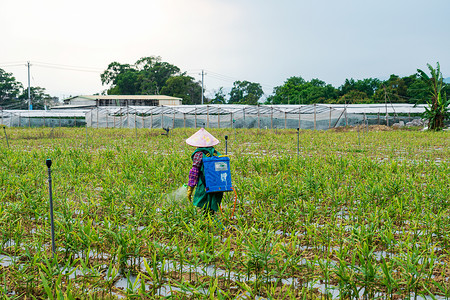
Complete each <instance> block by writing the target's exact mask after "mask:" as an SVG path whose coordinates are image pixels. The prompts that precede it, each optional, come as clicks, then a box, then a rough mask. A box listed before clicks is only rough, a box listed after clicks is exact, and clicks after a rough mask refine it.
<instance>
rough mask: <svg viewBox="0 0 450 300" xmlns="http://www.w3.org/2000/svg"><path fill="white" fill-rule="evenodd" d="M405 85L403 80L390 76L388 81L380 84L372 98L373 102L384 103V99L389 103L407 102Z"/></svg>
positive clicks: (393, 75) (396, 76)
mask: <svg viewBox="0 0 450 300" xmlns="http://www.w3.org/2000/svg"><path fill="white" fill-rule="evenodd" d="M407 90H408V88H407V85H406V82H405V80H404V79H403V78H401V77H399V76H398V75H395V74H392V75H391V76H390V77H389V79H388V80H386V81H383V82H381V84H380V88H379V89H378V90H377V91H376V92H375V94H374V96H373V100H374V102H378V103H384V101H385V97H386V99H387V101H388V102H390V103H406V102H408V99H409V97H408V94H407Z"/></svg>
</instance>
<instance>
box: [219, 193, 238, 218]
mask: <svg viewBox="0 0 450 300" xmlns="http://www.w3.org/2000/svg"><path fill="white" fill-rule="evenodd" d="M231 188H232V189H233V192H234V205H233V210H232V211H231V216H230V220H231V219H233V215H234V211H235V210H236V201H237V192H236V190H235V189H234V187H231ZM220 213H221V214H222V215H223V211H222V206H220Z"/></svg>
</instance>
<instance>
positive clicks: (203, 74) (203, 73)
mask: <svg viewBox="0 0 450 300" xmlns="http://www.w3.org/2000/svg"><path fill="white" fill-rule="evenodd" d="M200 75H202V105H203V93H204V90H203V81H204V76H205V75H206V73H205V72H204V71H203V70H202V73H201V74H200Z"/></svg>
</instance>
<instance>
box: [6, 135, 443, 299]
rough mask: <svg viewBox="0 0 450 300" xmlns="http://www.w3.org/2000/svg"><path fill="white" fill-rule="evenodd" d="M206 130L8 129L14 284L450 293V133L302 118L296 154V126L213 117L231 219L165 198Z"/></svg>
mask: <svg viewBox="0 0 450 300" xmlns="http://www.w3.org/2000/svg"><path fill="white" fill-rule="evenodd" d="M194 132H195V129H175V130H172V131H171V133H170V135H169V137H166V136H161V135H160V134H161V133H162V130H157V129H153V130H148V129H138V130H137V132H136V131H135V129H88V130H86V129H85V128H70V129H67V128H65V129H63V128H54V129H51V128H36V129H24V128H7V133H8V139H9V145H10V147H8V146H7V144H6V140H5V139H4V138H3V139H2V141H0V142H3V143H4V144H3V146H2V147H1V148H0V180H1V185H0V195H1V201H0V231H1V233H2V235H1V240H0V251H1V252H0V254H1V255H3V256H0V260H1V259H2V257H4V259H3V263H2V262H1V261H0V264H1V265H0V274H1V276H0V295H1V296H2V297H3V298H11V299H14V298H25V297H26V298H32V297H35V298H38V299H39V298H42V299H44V298H45V299H46V298H58V299H59V298H67V299H75V298H77V297H81V298H86V297H88V296H87V295H90V297H91V298H117V297H119V296H121V295H122V296H127V297H129V298H155V297H156V298H157V297H163V296H167V295H168V294H171V295H173V297H174V298H177V299H178V298H180V299H182V298H197V299H198V298H200V299H201V298H210V297H215V298H218V299H229V298H236V297H241V296H243V295H247V296H246V297H250V298H252V297H256V296H261V297H265V298H270V299H283V298H284V299H287V298H289V299H292V298H301V299H316V298H322V297H325V298H333V297H334V298H337V297H342V298H345V297H347V298H364V299H373V298H376V297H381V298H392V299H397V298H405V297H412V298H414V297H418V296H420V295H432V296H433V297H442V298H446V297H447V298H449V297H450V281H449V280H450V273H449V270H450V266H449V263H450V256H449V249H450V247H449V241H450V235H449V232H450V231H449V229H450V222H449V218H450V209H449V208H450V206H449V205H450V191H449V190H450V189H449V188H450V185H449V182H450V167H449V158H450V139H449V135H448V133H445V132H441V133H429V132H417V131H389V132H368V133H367V132H362V133H360V136H359V137H358V133H357V132H322V131H300V135H299V136H300V153H299V155H297V132H296V130H277V131H271V130H256V129H254V130H253V129H237V130H235V131H234V130H231V129H228V130H227V129H220V130H219V129H216V130H214V129H212V130H210V132H211V133H212V134H213V135H215V136H216V137H218V138H219V139H220V140H221V141H222V143H221V144H219V145H218V147H217V149H218V151H219V152H225V150H224V149H225V144H224V136H225V135H228V136H229V140H228V152H229V154H230V156H231V162H232V180H233V185H234V186H235V187H236V189H237V191H238V195H239V197H238V198H239V202H238V205H237V208H236V212H235V216H234V217H233V218H230V215H231V208H232V199H233V198H232V195H231V194H227V195H226V197H225V200H224V203H223V206H222V209H223V214H218V215H217V218H218V219H219V220H220V221H221V222H222V224H223V225H224V226H225V230H222V229H221V226H217V225H216V224H217V223H216V222H217V221H216V220H214V219H210V218H204V217H202V215H201V214H200V213H199V212H198V211H197V210H196V209H195V208H194V207H193V206H192V205H191V204H190V203H188V202H187V199H179V200H176V199H175V200H174V199H171V198H169V197H167V195H168V194H170V193H171V192H172V191H174V190H176V189H178V188H179V187H180V186H181V185H182V184H183V183H186V182H187V176H188V171H189V168H190V165H191V161H190V154H191V152H192V151H193V148H192V147H190V146H188V145H186V144H185V142H184V141H185V139H186V138H187V137H189V136H190V135H191V134H193V133H194ZM235 132H236V133H235ZM47 158H51V159H52V160H53V165H52V175H53V199H54V210H55V232H56V239H55V240H56V246H57V254H56V258H55V260H52V259H51V257H52V256H51V238H50V222H49V202H48V185H47V168H46V166H45V160H46V159H47ZM6 257H7V258H8V260H7V259H6ZM122 283H123V284H122Z"/></svg>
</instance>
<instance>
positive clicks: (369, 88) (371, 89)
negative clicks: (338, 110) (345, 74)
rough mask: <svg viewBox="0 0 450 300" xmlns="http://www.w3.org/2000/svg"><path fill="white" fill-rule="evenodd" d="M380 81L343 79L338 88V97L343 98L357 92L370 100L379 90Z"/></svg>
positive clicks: (372, 79)
mask: <svg viewBox="0 0 450 300" xmlns="http://www.w3.org/2000/svg"><path fill="white" fill-rule="evenodd" d="M380 83H381V81H380V80H379V79H376V78H365V79H363V80H354V79H353V78H350V79H345V82H344V84H343V85H341V86H340V87H339V91H340V95H341V96H343V95H345V94H347V93H349V92H351V91H359V92H362V93H364V94H366V95H367V97H369V98H371V97H372V96H373V94H374V93H375V91H376V90H377V89H378V88H379V86H380Z"/></svg>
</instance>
